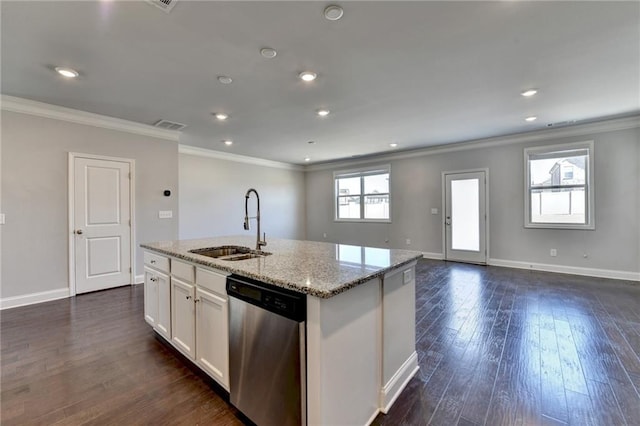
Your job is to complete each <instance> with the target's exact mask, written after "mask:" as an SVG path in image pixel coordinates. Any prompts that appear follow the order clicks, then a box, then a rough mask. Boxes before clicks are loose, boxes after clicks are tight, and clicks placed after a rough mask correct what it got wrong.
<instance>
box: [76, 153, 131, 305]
mask: <svg viewBox="0 0 640 426" xmlns="http://www.w3.org/2000/svg"><path fill="white" fill-rule="evenodd" d="M129 173H130V164H129V163H127V162H120V161H111V160H98V159H93V158H81V157H75V158H74V188H73V194H74V207H73V210H74V211H73V219H74V229H73V234H74V237H73V238H74V243H75V244H74V248H75V268H74V269H75V283H76V293H86V292H89V291H96V290H102V289H106V288H111V287H118V286H122V285H126V284H131V283H132V274H131V221H130V220H131V217H130V202H131V200H130V191H131V188H130V182H131V179H130V175H129Z"/></svg>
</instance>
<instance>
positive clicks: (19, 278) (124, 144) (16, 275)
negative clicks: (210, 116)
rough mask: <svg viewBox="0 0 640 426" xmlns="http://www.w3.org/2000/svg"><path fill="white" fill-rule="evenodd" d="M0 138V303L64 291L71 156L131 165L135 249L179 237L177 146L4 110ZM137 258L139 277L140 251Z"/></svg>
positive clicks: (161, 140) (123, 133) (67, 276)
mask: <svg viewBox="0 0 640 426" xmlns="http://www.w3.org/2000/svg"><path fill="white" fill-rule="evenodd" d="M1 136H2V154H3V155H2V159H1V161H2V169H1V178H2V193H1V194H2V201H1V205H2V212H3V213H5V214H6V224H5V225H1V226H2V252H1V259H2V286H1V288H0V298H2V299H6V298H15V297H19V296H24V295H29V294H34V293H41V292H49V291H53V290H58V289H63V288H67V287H68V284H69V273H68V265H69V262H68V238H69V233H68V201H67V200H68V196H67V193H68V152H80V153H86V154H96V155H105V156H113V157H124V158H131V159H134V160H135V162H136V163H135V172H136V175H135V181H136V188H135V191H136V200H135V201H136V212H135V214H136V241H135V243H136V246H137V245H138V244H139V243H141V242H144V241H155V240H170V239H175V238H177V236H178V218H177V213H178V144H177V143H176V142H173V141H168V140H163V139H157V138H154V137H150V136H143V135H137V134H131V133H126V132H122V131H118V130H110V129H105V128H99V127H93V126H89V125H84V124H77V123H72V122H68V121H61V120H56V119H51V118H44V117H39V116H34V115H28V114H23V113H16V112H9V111H6V110H3V111H2V134H1ZM164 189H170V190H171V191H172V192H173V194H172V196H171V197H164V196H163V194H162V191H163V190H164ZM158 210H173V211H174V218H173V219H158ZM136 260H137V262H136V269H137V273H138V274H140V273H142V269H143V266H142V262H143V259H142V252H141V250H140V249H139V248H138V249H137V250H136Z"/></svg>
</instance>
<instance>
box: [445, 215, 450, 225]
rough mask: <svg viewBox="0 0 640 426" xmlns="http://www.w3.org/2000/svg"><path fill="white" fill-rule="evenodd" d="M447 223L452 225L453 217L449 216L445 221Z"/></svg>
mask: <svg viewBox="0 0 640 426" xmlns="http://www.w3.org/2000/svg"><path fill="white" fill-rule="evenodd" d="M444 223H445V224H446V225H451V217H449V216H447V220H445V221H444Z"/></svg>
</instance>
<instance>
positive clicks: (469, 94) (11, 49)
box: [1, 0, 640, 164]
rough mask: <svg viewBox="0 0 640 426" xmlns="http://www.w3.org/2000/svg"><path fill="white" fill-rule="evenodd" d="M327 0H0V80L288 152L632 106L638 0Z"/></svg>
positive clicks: (9, 89) (282, 155)
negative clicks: (167, 1)
mask: <svg viewBox="0 0 640 426" xmlns="http://www.w3.org/2000/svg"><path fill="white" fill-rule="evenodd" d="M328 4H329V3H326V2H312V1H304V2H301V1H298V2H270V1H252V2H213V1H210V2H206V1H201V2H193V1H185V0H181V1H179V2H178V3H177V4H176V6H175V8H174V9H173V11H172V12H171V13H168V14H167V13H165V12H163V11H161V10H160V9H157V8H155V7H154V6H152V5H149V4H148V3H145V2H138V1H135V2H121V1H120V2H116V1H106V0H104V1H91V2H61V1H54V2H24V1H16V2H13V1H2V2H1V13H2V15H1V19H2V22H1V31H2V34H1V35H2V45H1V54H2V63H1V65H2V69H1V71H2V75H1V77H2V93H3V94H6V95H13V96H19V97H23V98H28V99H34V100H38V101H42V102H47V103H51V104H55V105H61V106H65V107H69V108H75V109H80V110H84V111H90V112H94V113H98V114H104V115H108V116H113V117H118V118H123V119H128V120H132V121H137V122H141V123H148V124H153V123H154V122H156V121H158V120H159V119H168V120H172V121H177V122H180V123H183V124H186V125H187V126H188V127H187V128H186V129H185V130H184V131H183V134H182V136H181V143H183V144H188V145H194V146H198V147H203V148H208V149H213V150H218V151H224V152H231V153H234V154H242V155H248V156H253V157H258V158H264V159H269V160H276V161H283V162H288V163H297V164H302V163H304V158H305V157H306V156H309V157H311V160H312V161H311V162H312V163H315V162H323V161H329V160H336V159H344V158H350V157H352V156H361V155H370V154H374V153H382V152H389V151H392V150H393V149H392V148H390V147H389V143H390V142H396V143H398V148H396V150H406V149H416V148H421V147H426V146H432V145H440V144H446V143H454V142H461V141H467V140H472V139H478V138H485V137H491V136H499V135H506V134H514V133H521V132H527V131H531V130H538V129H540V128H545V127H547V125H548V124H549V123H558V122H566V121H573V120H577V121H579V122H581V121H589V120H594V119H598V118H601V117H609V116H621V115H629V114H636V113H638V112H639V111H640V3H639V2H635V1H634V2H615V3H613V2H608V1H597V2H585V1H582V2H563V1H557V2H527V1H496V2H484V1H472V2H433V1H429V2H398V1H378V2H360V1H358V2H342V3H339V4H341V5H342V6H343V8H344V16H343V18H342V19H341V20H339V21H328V20H326V19H324V17H323V9H324V7H325V6H327V5H328ZM262 47H272V48H274V49H276V50H277V51H278V55H277V57H276V58H274V59H265V58H263V57H262V56H261V55H260V49H261V48H262ZM55 66H69V67H72V68H74V69H76V70H78V71H79V72H80V77H79V78H78V79H75V80H65V79H64V78H62V77H60V76H58V75H57V74H55V73H54V72H53V71H52V68H53V67H55ZM303 70H312V71H315V72H316V73H317V74H318V79H317V80H316V81H314V82H312V83H303V82H301V81H300V80H299V79H298V78H297V75H298V73H299V72H300V71H303ZM218 75H228V76H230V77H232V78H233V79H234V82H233V83H232V84H230V85H223V84H220V83H219V82H218V81H217V80H216V76H218ZM531 87H535V88H538V89H539V90H540V92H539V94H538V95H536V96H534V97H532V98H524V97H522V96H520V92H521V91H522V90H524V89H527V88H531ZM319 108H327V109H329V110H331V114H330V115H329V116H328V117H325V118H320V117H317V116H316V115H315V111H316V110H317V109H319ZM218 111H222V112H226V113H228V114H229V115H230V116H231V117H230V118H229V119H228V120H227V121H226V122H218V121H216V120H215V119H214V118H213V117H212V115H211V113H212V112H218ZM530 115H536V116H538V120H537V121H535V122H533V123H527V122H525V121H524V118H525V117H527V116H530ZM223 139H232V140H233V141H234V145H233V146H231V147H227V146H225V145H224V144H222V142H221V141H222V140H223ZM310 140H314V141H316V143H315V144H313V145H310V144H308V143H307V142H308V141H310Z"/></svg>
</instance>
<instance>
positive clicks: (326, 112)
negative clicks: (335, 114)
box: [316, 109, 331, 117]
mask: <svg viewBox="0 0 640 426" xmlns="http://www.w3.org/2000/svg"><path fill="white" fill-rule="evenodd" d="M329 112H331V111H329V110H328V109H319V110H318V111H316V114H318V115H319V116H320V117H326V116H327V115H329Z"/></svg>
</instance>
